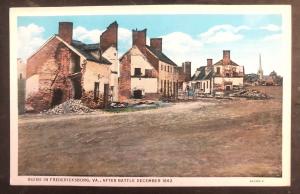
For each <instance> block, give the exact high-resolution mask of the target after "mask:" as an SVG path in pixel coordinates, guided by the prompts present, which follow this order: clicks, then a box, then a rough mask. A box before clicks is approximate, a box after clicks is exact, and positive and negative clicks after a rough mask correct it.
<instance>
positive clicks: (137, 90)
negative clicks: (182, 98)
mask: <svg viewBox="0 0 300 194" xmlns="http://www.w3.org/2000/svg"><path fill="white" fill-rule="evenodd" d="M146 33H147V30H146V29H144V30H141V31H138V30H132V48H130V49H129V50H128V51H127V52H126V53H125V54H124V55H123V56H122V57H121V58H120V82H119V86H120V87H119V99H120V100H121V101H124V100H127V99H129V98H131V97H133V98H142V97H145V98H154V99H155V98H159V97H161V96H165V97H175V96H176V93H177V92H178V88H180V87H182V84H183V82H184V81H186V80H189V79H190V78H191V63H188V62H187V63H184V67H183V68H181V69H180V68H179V67H178V66H177V65H176V63H174V62H173V61H172V60H171V59H170V58H168V57H167V56H166V55H165V54H164V53H163V52H162V38H152V39H150V46H149V45H147V44H146Z"/></svg>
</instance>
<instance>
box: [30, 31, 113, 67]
mask: <svg viewBox="0 0 300 194" xmlns="http://www.w3.org/2000/svg"><path fill="white" fill-rule="evenodd" d="M54 38H56V39H58V40H59V41H61V42H62V43H64V44H65V45H66V46H67V47H68V48H69V49H71V50H72V51H73V52H75V53H76V54H77V55H79V56H81V57H83V58H84V59H86V60H89V61H94V62H97V63H101V64H108V65H110V64H111V62H109V61H108V60H107V59H105V58H104V57H102V59H101V60H98V59H96V58H95V57H94V56H93V55H91V54H90V53H89V52H88V51H91V50H95V49H94V48H95V47H96V45H97V44H84V43H82V42H80V41H77V40H72V43H71V44H68V43H67V42H65V41H64V40H63V39H62V38H61V37H59V36H58V35H53V36H51V37H50V38H49V39H48V40H47V41H46V42H45V43H44V44H43V45H42V46H41V47H40V48H39V49H38V50H36V51H35V52H34V53H33V54H32V55H31V56H30V57H28V58H27V60H28V59H30V58H31V57H32V56H34V55H35V54H36V53H38V52H39V51H40V50H41V49H42V48H43V47H44V46H45V45H47V44H48V42H50V41H51V40H52V39H54ZM98 45H99V44H98Z"/></svg>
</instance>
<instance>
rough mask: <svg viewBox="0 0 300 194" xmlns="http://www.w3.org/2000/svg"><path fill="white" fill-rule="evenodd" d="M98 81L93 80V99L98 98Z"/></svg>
mask: <svg viewBox="0 0 300 194" xmlns="http://www.w3.org/2000/svg"><path fill="white" fill-rule="evenodd" d="M99 85H100V84H99V82H95V84H94V100H98V99H99V95H100V94H99V93H100V91H99Z"/></svg>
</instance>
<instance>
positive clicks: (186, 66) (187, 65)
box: [182, 61, 192, 82]
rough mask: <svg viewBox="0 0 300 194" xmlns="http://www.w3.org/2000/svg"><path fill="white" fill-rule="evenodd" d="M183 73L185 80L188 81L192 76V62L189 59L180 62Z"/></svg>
mask: <svg viewBox="0 0 300 194" xmlns="http://www.w3.org/2000/svg"><path fill="white" fill-rule="evenodd" d="M182 67H183V73H184V74H185V81H186V82H188V81H190V80H191V77H192V63H191V62H190V61H186V62H184V63H182Z"/></svg>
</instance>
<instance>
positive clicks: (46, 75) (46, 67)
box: [26, 38, 72, 111]
mask: <svg viewBox="0 0 300 194" xmlns="http://www.w3.org/2000/svg"><path fill="white" fill-rule="evenodd" d="M71 57H72V52H71V50H70V49H69V48H67V47H66V46H65V45H64V44H63V43H61V42H60V41H59V40H58V39H56V38H54V39H52V40H50V41H49V42H48V43H47V44H46V45H45V46H44V47H43V48H41V49H40V50H39V51H38V52H37V53H36V54H34V55H33V56H32V57H30V58H29V59H28V61H27V63H28V65H27V70H26V71H27V78H29V77H31V76H32V75H34V74H38V75H39V90H38V92H37V93H35V94H33V95H31V96H29V97H28V98H27V100H26V105H29V106H30V107H32V108H33V109H34V110H35V111H41V110H44V109H48V108H50V107H51V103H52V94H53V91H54V89H61V91H62V93H63V95H62V101H65V100H67V99H69V98H71V97H72V86H71V82H70V80H69V79H68V78H67V76H68V74H69V68H70V60H71Z"/></svg>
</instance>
